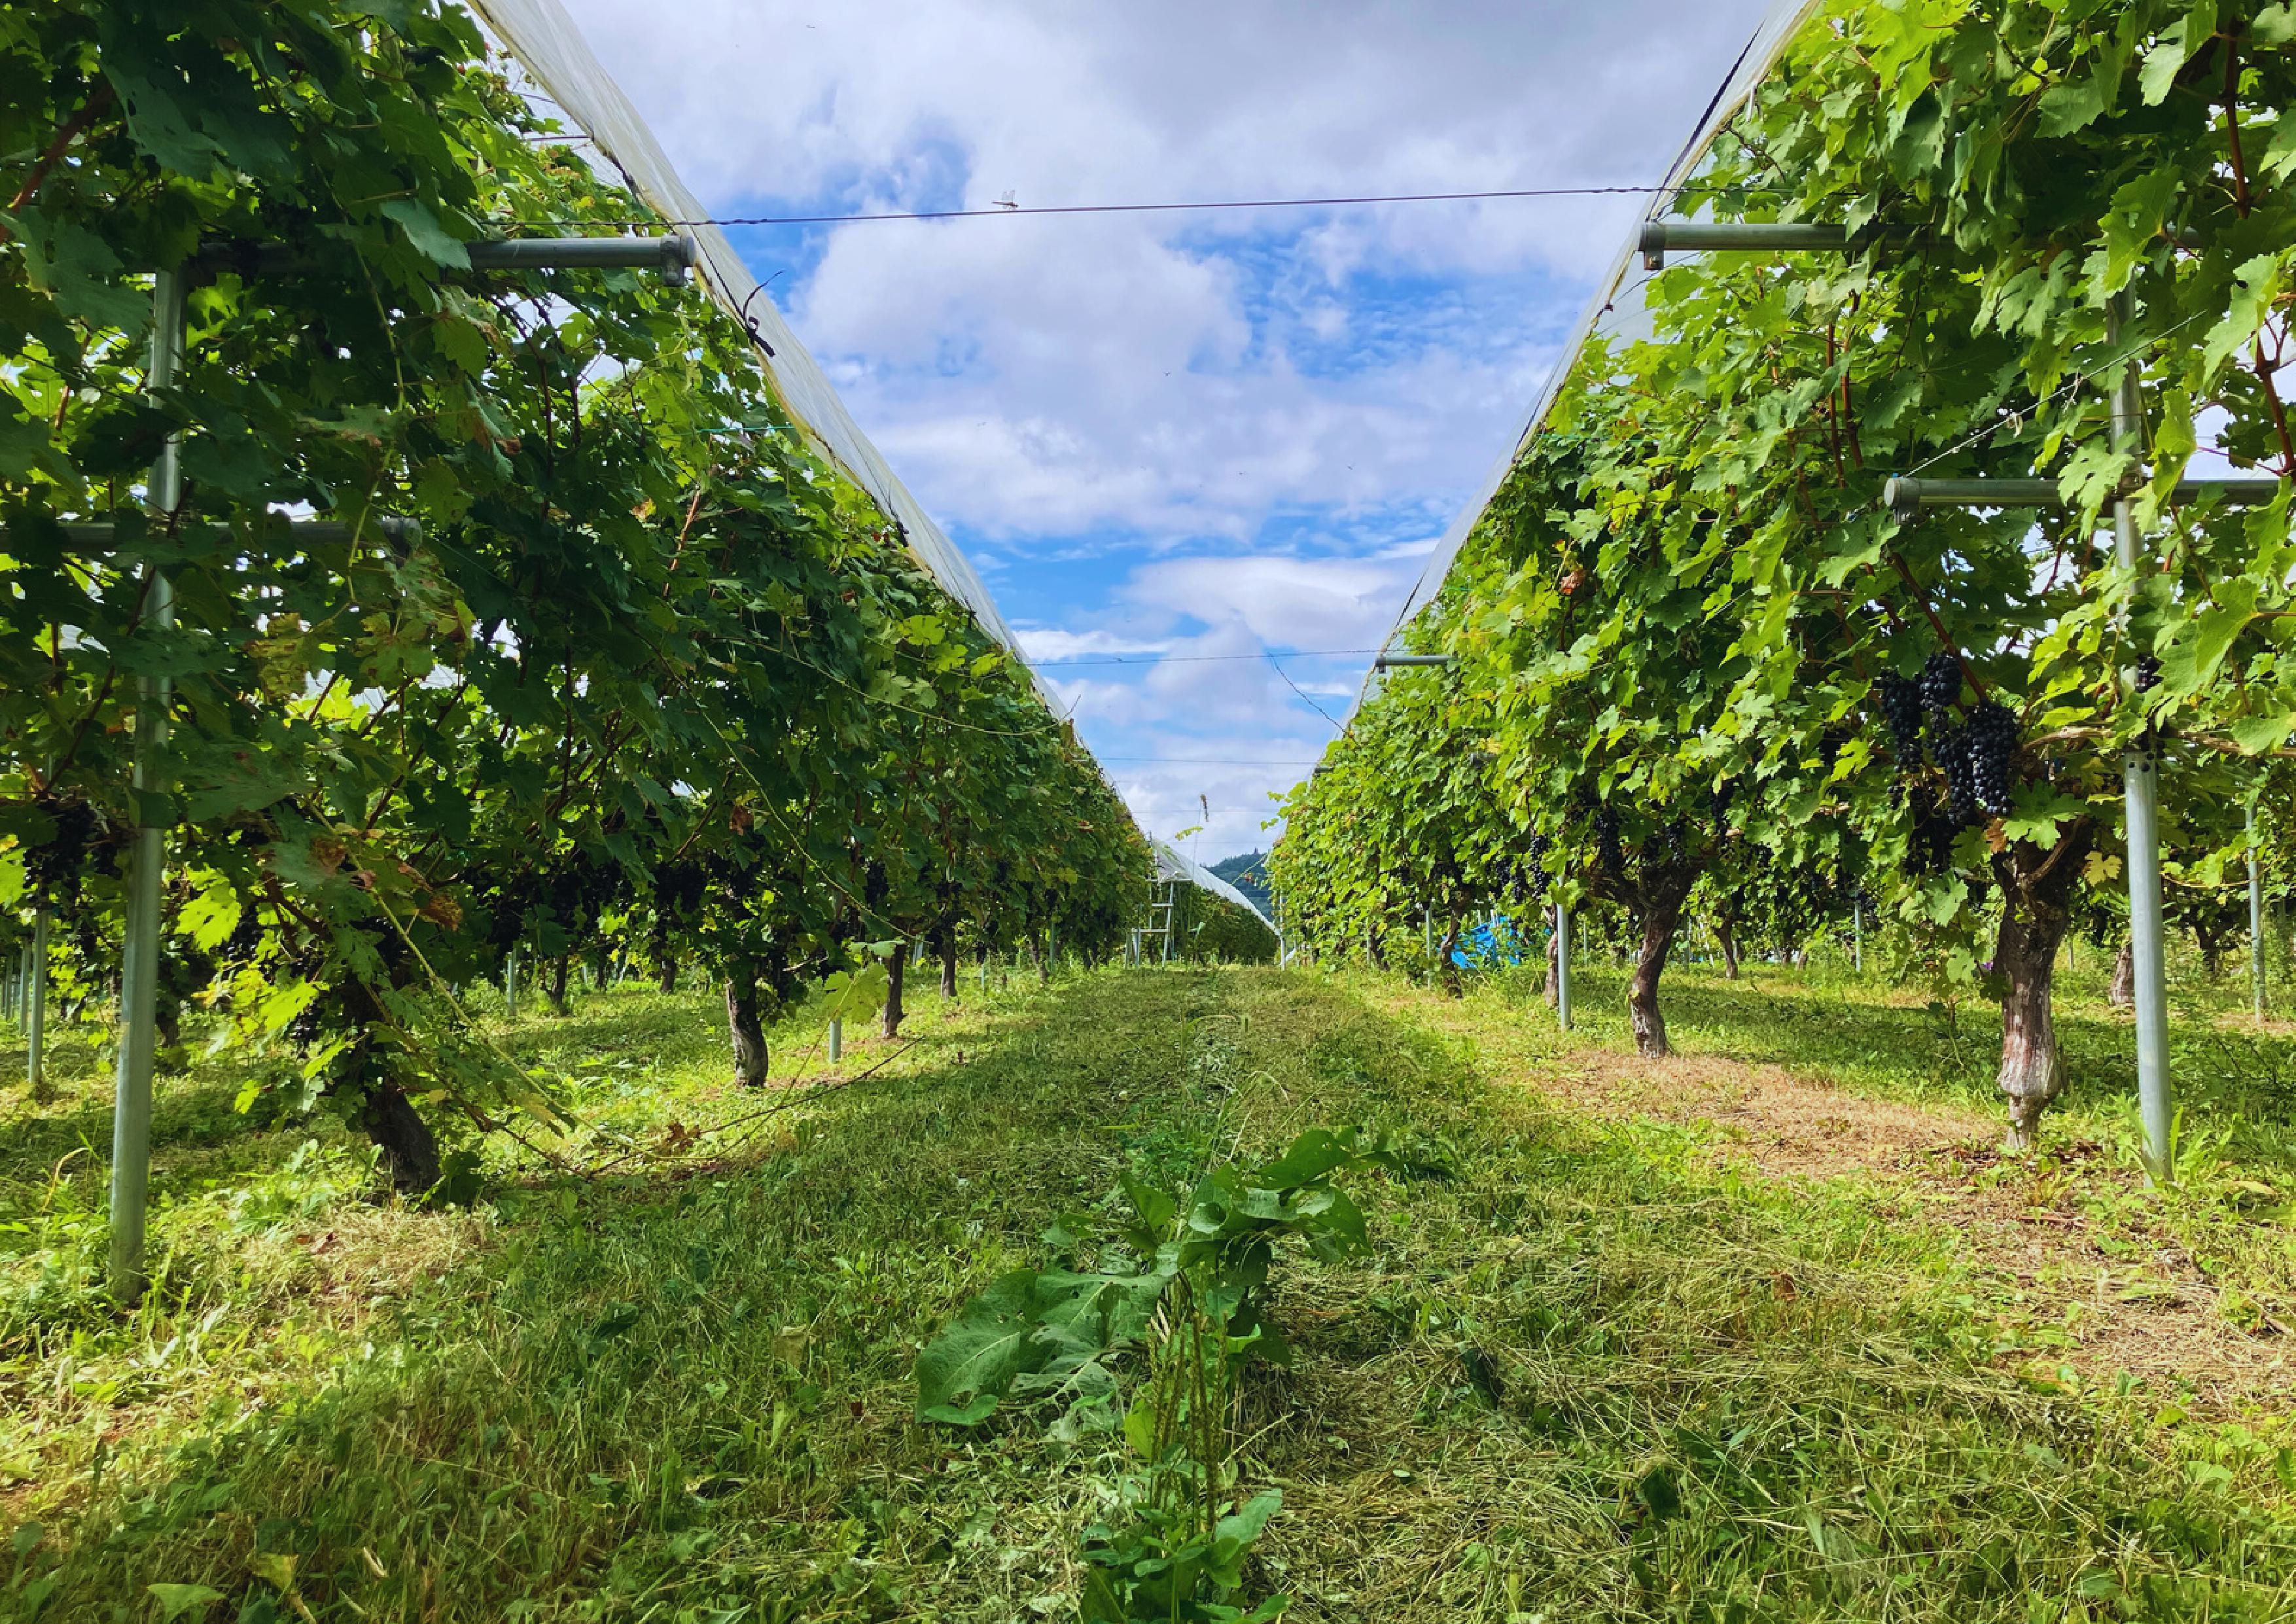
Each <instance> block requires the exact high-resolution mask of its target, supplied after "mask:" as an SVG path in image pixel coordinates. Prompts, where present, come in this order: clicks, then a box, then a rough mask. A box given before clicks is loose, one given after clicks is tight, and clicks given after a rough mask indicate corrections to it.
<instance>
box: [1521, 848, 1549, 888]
mask: <svg viewBox="0 0 2296 1624" xmlns="http://www.w3.org/2000/svg"><path fill="white" fill-rule="evenodd" d="M1553 844H1554V841H1550V840H1548V839H1547V838H1546V836H1545V835H1543V834H1534V835H1532V836H1531V837H1530V841H1529V844H1528V845H1527V846H1526V847H1525V848H1524V850H1523V860H1522V861H1523V873H1524V874H1525V875H1526V876H1527V877H1528V878H1529V882H1530V894H1531V895H1532V896H1534V897H1544V896H1545V895H1546V885H1547V874H1546V853H1547V849H1548V848H1549V847H1551V846H1552V845H1553Z"/></svg>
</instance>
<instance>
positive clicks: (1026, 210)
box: [522, 186, 1783, 227]
mask: <svg viewBox="0 0 2296 1624" xmlns="http://www.w3.org/2000/svg"><path fill="white" fill-rule="evenodd" d="M1774 190H1776V191H1778V192H1779V193H1780V194H1781V195H1783V189H1776V188H1771V187H1766V186H1522V187H1511V188H1505V189H1499V190H1492V191H1485V192H1391V193H1364V194H1361V195H1357V196H1347V197H1261V198H1206V199H1201V200H1195V201H1185V202H1162V203H1040V204H1028V205H1023V204H1018V203H1012V204H1007V203H996V204H992V205H990V206H989V207H988V208H986V209H882V210H874V211H872V212H869V213H865V214H754V215H723V216H720V215H713V216H709V217H706V218H701V219H693V220H662V219H656V218H646V219H627V220H615V219H595V218H593V219H582V220H529V221H525V222H522V223H523V224H526V225H529V226H680V227H685V226H719V227H723V226H863V225H873V224H876V223H879V222H881V221H890V220H992V219H1012V218H1017V217H1021V216H1024V215H1025V216H1045V215H1092V214H1181V213H1191V212H1194V213H1216V212H1223V211H1234V210H1242V209H1354V208H1365V207H1372V206H1375V205H1379V204H1383V203H1471V202H1488V201H1504V200H1508V199H1525V198H1561V197H1656V196H1675V197H1680V196H1683V195H1685V194H1687V193H1722V192H1727V193H1733V194H1735V195H1739V196H1744V195H1747V194H1749V193H1769V192H1772V191H1774Z"/></svg>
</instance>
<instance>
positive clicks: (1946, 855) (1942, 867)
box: [1906, 783, 1961, 880]
mask: <svg viewBox="0 0 2296 1624" xmlns="http://www.w3.org/2000/svg"><path fill="white" fill-rule="evenodd" d="M1908 800H1909V801H1910V803H1911V804H1910V808H1909V810H1910V812H1911V814H1912V816H1911V819H1910V826H1909V827H1908V828H1907V833H1906V874H1907V878H1909V879H1915V880H1918V879H1921V878H1923V876H1924V875H1928V874H1943V873H1944V872H1945V871H1946V870H1947V869H1948V868H1950V867H1951V866H1952V865H1953V839H1954V836H1955V835H1956V834H1958V833H1960V832H1961V824H1960V823H1959V822H1958V821H1957V820H1956V819H1955V818H1954V817H1953V816H1951V815H1950V814H1949V813H1948V811H1947V810H1946V809H1945V808H1942V807H1940V806H1939V805H1938V799H1937V791H1935V790H1934V789H1932V788H1931V786H1930V785H1929V784H1927V783H1916V784H1915V785H1914V787H1913V791H1912V793H1911V795H1910V796H1909V797H1908Z"/></svg>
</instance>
